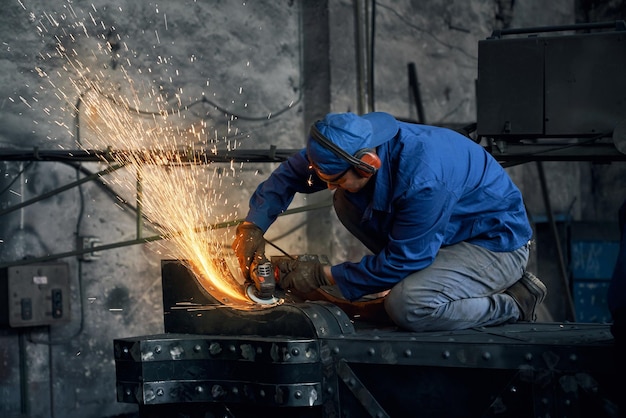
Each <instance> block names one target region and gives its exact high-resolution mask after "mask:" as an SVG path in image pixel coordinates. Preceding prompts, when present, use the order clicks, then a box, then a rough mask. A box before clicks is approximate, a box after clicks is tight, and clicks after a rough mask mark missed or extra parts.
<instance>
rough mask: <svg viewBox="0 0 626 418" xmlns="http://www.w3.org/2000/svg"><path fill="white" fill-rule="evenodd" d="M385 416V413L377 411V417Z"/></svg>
mask: <svg viewBox="0 0 626 418" xmlns="http://www.w3.org/2000/svg"><path fill="white" fill-rule="evenodd" d="M384 416H385V415H384V414H383V413H382V412H381V411H378V412H377V413H376V418H383V417H384Z"/></svg>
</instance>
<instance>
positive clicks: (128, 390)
mask: <svg viewBox="0 0 626 418" xmlns="http://www.w3.org/2000/svg"><path fill="white" fill-rule="evenodd" d="M124 393H125V394H126V396H130V394H131V393H132V391H131V390H130V388H126V390H125V391H124Z"/></svg>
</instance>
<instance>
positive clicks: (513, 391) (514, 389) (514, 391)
mask: <svg viewBox="0 0 626 418" xmlns="http://www.w3.org/2000/svg"><path fill="white" fill-rule="evenodd" d="M509 391H510V392H511V393H516V392H517V387H515V386H511V389H509Z"/></svg>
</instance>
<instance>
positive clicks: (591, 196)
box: [0, 0, 626, 418]
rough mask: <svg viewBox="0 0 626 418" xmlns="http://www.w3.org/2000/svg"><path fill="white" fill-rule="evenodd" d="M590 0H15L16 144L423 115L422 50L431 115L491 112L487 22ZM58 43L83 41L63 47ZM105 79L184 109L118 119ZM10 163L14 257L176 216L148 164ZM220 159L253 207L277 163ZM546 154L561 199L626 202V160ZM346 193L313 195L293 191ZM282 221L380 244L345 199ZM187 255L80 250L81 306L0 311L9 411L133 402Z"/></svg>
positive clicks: (223, 210) (0, 244)
mask: <svg viewBox="0 0 626 418" xmlns="http://www.w3.org/2000/svg"><path fill="white" fill-rule="evenodd" d="M357 6H358V7H357ZM364 8H365V9H364ZM576 9H577V5H576V4H575V3H574V2H573V0H559V1H554V2H548V3H546V2H543V1H538V0H537V1H524V2H513V1H497V0H473V1H469V2H468V1H452V2H450V1H443V0H428V1H421V2H414V1H399V2H396V1H394V2H391V1H386V2H376V4H375V7H374V8H372V4H371V3H370V2H363V1H354V2H352V1H345V0H331V1H328V3H326V2H316V1H309V0H301V1H294V0H281V1H279V2H274V3H267V2H241V1H230V0H221V1H212V2H200V1H195V0H173V1H168V2H163V3H161V2H158V3H154V2H148V1H139V2H137V1H131V0H112V1H104V0H97V1H94V0H89V1H83V0H75V1H73V2H71V3H69V2H67V3H66V2H59V4H55V5H50V2H47V1H45V0H32V1H24V0H11V1H8V2H5V4H3V10H2V14H0V30H1V31H2V32H3V37H2V39H3V40H2V44H1V46H2V47H1V48H0V70H1V71H0V78H2V83H0V142H1V144H0V146H1V147H2V149H3V150H18V151H19V150H23V151H25V152H32V151H33V150H35V149H40V150H57V151H58V150H72V149H77V148H78V147H79V146H80V145H82V146H86V145H93V146H96V147H100V148H102V149H104V148H106V147H107V146H110V145H112V144H111V142H113V141H117V140H127V139H128V138H129V137H130V133H131V131H133V130H134V129H135V128H137V127H139V128H141V129H145V130H146V132H147V131H155V130H156V131H159V130H160V131H159V132H162V133H164V134H163V135H162V136H158V135H157V136H156V137H157V138H165V137H167V138H171V137H175V138H179V139H180V141H181V142H182V143H185V144H187V145H189V146H207V144H208V145H210V146H217V147H219V148H220V149H225V148H238V149H259V150H267V149H269V147H270V146H276V147H278V148H281V149H282V148H284V149H296V148H300V147H302V146H303V145H304V143H305V135H306V132H307V128H308V126H309V124H310V123H311V122H312V121H314V120H315V119H317V118H321V117H323V115H324V114H325V113H326V112H328V111H337V112H342V111H348V110H350V111H355V112H359V111H361V110H380V111H386V112H390V113H392V114H394V115H396V116H397V117H401V118H405V119H417V117H418V113H417V109H416V106H415V102H414V100H413V97H412V96H411V92H410V90H409V88H408V71H407V66H408V64H409V63H414V64H415V66H416V69H417V73H418V78H419V86H420V92H421V97H422V102H423V105H424V113H425V121H426V122H427V123H433V124H452V125H455V124H465V123H469V122H473V121H475V113H476V107H475V88H474V84H475V80H476V76H477V43H478V41H479V40H481V39H484V38H486V37H487V36H489V34H490V33H491V32H492V31H493V30H494V29H497V28H502V27H522V26H539V25H552V24H563V23H573V22H575V21H576V15H575V13H576ZM364 10H369V13H374V14H375V16H376V19H375V23H374V24H372V23H371V21H370V23H369V27H368V25H366V24H365V22H366V21H364V20H358V19H356V15H357V14H359V13H360V14H361V15H363V14H365V15H366V14H367V13H365V12H364ZM594 17H596V20H598V19H599V16H597V15H594ZM360 29H362V30H363V32H362V33H365V34H366V36H365V38H362V39H367V33H368V30H373V32H374V35H375V36H374V40H375V41H374V45H375V48H374V64H373V67H369V69H372V70H373V83H371V80H372V79H369V78H368V77H366V76H367V74H368V72H367V71H368V62H367V61H364V60H363V59H362V58H363V56H359V55H358V54H357V52H356V51H357V47H356V46H357V45H358V43H357V42H356V39H357V37H356V34H357V33H359V30H360ZM59 44H61V45H63V47H64V48H66V49H65V50H63V51H59V50H58V49H57V48H58V47H59ZM67 56H69V57H72V58H73V59H71V60H68V59H66V57H67ZM358 74H361V75H362V76H363V78H361V79H360V80H361V81H362V82H363V83H364V84H365V88H362V86H363V85H362V84H361V85H359V84H358V82H359V78H358V77H357V75H358ZM131 80H132V82H131ZM94 86H97V88H94ZM360 87H361V88H360ZM94 90H99V93H98V94H99V95H100V96H101V97H98V100H101V102H100V103H102V106H99V105H98V104H97V103H99V102H97V101H96V99H93V101H90V102H87V101H85V103H90V106H79V109H78V112H77V109H76V104H77V103H79V101H78V99H79V97H80V96H81V95H83V94H85V95H87V94H94ZM364 92H365V93H366V94H365V95H364ZM96 96H98V95H96ZM105 96H109V97H117V98H118V99H119V100H120V101H122V102H123V101H124V100H128V102H127V103H131V104H132V106H129V107H135V108H138V109H141V110H142V111H144V112H146V113H150V112H158V111H162V110H163V109H165V108H167V109H169V108H175V109H177V111H176V112H175V113H173V114H172V115H170V116H168V117H167V118H165V119H160V118H155V117H153V115H148V117H145V116H142V115H137V112H132V111H130V112H129V111H127V110H124V109H123V108H124V106H121V107H122V110H124V111H121V112H120V111H119V110H118V111H116V112H119V113H114V114H115V115H117V116H118V119H117V120H110V119H109V120H107V119H105V118H104V115H105V114H106V112H107V111H108V108H107V106H111V105H110V100H109V99H106V98H105ZM90 97H91V96H90ZM88 98H89V97H85V99H88ZM77 113H80V119H77V118H76V114H77ZM126 118H128V119H126ZM120 120H121V121H122V122H120ZM77 121H78V122H79V126H80V129H78V130H77V127H76V123H77ZM118 123H121V126H122V127H124V126H125V125H124V124H126V127H127V128H128V131H127V133H126V135H125V133H124V132H119V130H118V131H115V130H114V129H113V125H116V124H118ZM146 136H147V137H151V138H153V136H151V134H150V135H149V134H147V133H146ZM120 137H121V138H120ZM153 139H154V138H153ZM122 143H123V142H122ZM113 145H115V144H113ZM0 167H1V173H2V176H1V177H0V187H1V188H0V190H2V192H1V194H0V209H1V210H2V211H3V216H2V219H1V223H0V263H2V265H3V268H8V267H9V266H11V265H13V264H15V263H23V262H24V260H25V259H34V260H42V259H45V258H46V257H54V255H55V254H63V253H71V252H72V251H74V250H76V238H77V236H80V237H94V238H95V239H97V240H99V242H100V243H102V244H112V243H119V242H122V243H123V242H130V241H133V240H134V239H137V238H140V237H145V236H151V235H153V234H157V233H158V230H155V229H154V228H150V227H149V224H148V223H146V224H145V225H144V227H143V228H140V229H139V231H138V228H137V224H138V218H137V213H136V210H135V209H136V208H135V206H136V201H135V195H136V193H137V190H136V188H135V175H136V173H135V172H134V171H133V170H119V172H118V173H117V174H116V175H115V176H110V177H109V176H105V180H107V181H106V182H105V183H104V184H101V182H98V181H90V182H86V183H83V184H82V185H81V186H80V187H78V186H77V187H72V188H70V189H68V190H65V191H62V192H58V193H51V196H50V197H47V198H45V199H41V200H40V201H37V202H33V203H32V204H27V205H25V206H24V207H20V209H18V210H12V208H14V207H15V205H20V204H22V203H24V202H26V203H29V201H31V200H33V199H38V198H39V197H41V196H42V195H45V194H46V193H49V192H51V191H54V190H56V189H58V188H60V187H62V186H64V185H67V184H71V183H72V182H74V181H77V180H79V179H84V178H85V177H86V176H87V175H88V173H89V172H91V173H95V172H98V171H99V170H102V169H103V168H104V165H102V164H100V163H93V162H92V163H82V164H80V165H78V164H76V163H73V164H69V163H60V162H49V161H28V160H26V161H5V160H2V161H0ZM211 167H212V168H215V170H210V171H208V172H205V173H203V175H206V176H208V177H210V178H211V180H213V184H214V185H216V186H215V190H218V192H219V193H218V195H219V196H217V195H216V196H214V198H215V199H218V200H214V202H217V204H214V205H213V207H212V209H211V210H210V211H207V214H206V217H207V218H209V219H207V222H208V223H213V222H221V221H225V220H234V219H239V218H241V217H243V216H245V213H246V208H247V200H248V198H249V196H250V194H251V193H252V191H253V190H254V188H255V187H256V185H257V184H258V183H259V182H260V181H262V180H263V179H264V178H265V177H266V176H267V175H269V173H270V172H271V170H273V169H274V168H275V167H276V163H259V164H251V163H250V164H243V165H238V164H236V165H230V164H221V163H220V164H215V165H213V166H211ZM545 169H546V173H547V176H548V187H549V190H550V193H551V200H552V205H553V209H554V210H555V212H558V213H568V214H570V215H571V216H572V217H573V218H574V219H577V220H592V221H600V220H608V221H611V220H613V215H614V213H615V211H616V209H617V207H618V206H619V204H620V203H621V201H622V198H623V196H624V195H625V193H624V192H625V190H626V184H625V181H624V178H626V176H624V175H623V173H624V171H623V168H622V167H621V166H620V165H618V164H611V165H606V166H604V165H603V166H598V165H593V164H589V163H547V164H546V165H545ZM510 172H511V175H512V176H513V178H514V179H515V181H516V183H517V184H518V185H519V186H520V188H521V189H522V191H523V192H524V195H525V197H526V199H527V202H528V205H529V210H530V211H531V213H533V214H537V215H542V214H545V207H544V204H543V201H542V200H541V199H540V196H539V194H538V193H537V192H536V191H537V190H538V187H539V186H538V179H537V174H536V169H535V168H534V166H529V167H515V168H513V169H510ZM329 198H330V195H329V194H328V193H321V194H319V195H318V196H309V197H305V196H298V197H297V198H296V199H295V200H294V203H293V205H292V207H294V208H295V207H301V206H306V205H309V204H319V203H321V204H324V203H327V202H328V199H329ZM193 200H195V199H194V198H190V199H189V200H186V199H181V202H180V203H181V205H182V206H184V205H189V204H190V202H191V201H193ZM200 200H202V199H200ZM190 222H194V220H190ZM311 225H313V227H307V226H311ZM232 232H233V231H232V230H231V229H226V230H224V231H220V232H219V234H220V235H218V238H217V239H218V240H219V243H220V244H221V245H222V246H223V247H224V251H225V254H229V250H228V248H229V245H230V242H231V240H232ZM267 238H268V239H270V240H271V241H273V242H274V243H275V244H276V245H278V246H279V247H281V248H283V249H285V250H286V251H288V252H289V253H292V254H301V253H305V252H308V253H314V254H327V255H329V256H330V257H331V259H332V261H334V262H339V261H342V260H358V259H359V258H360V257H361V256H362V255H363V254H364V251H365V250H364V248H363V247H362V246H360V244H359V243H357V242H355V241H354V239H352V238H351V237H350V236H348V235H347V234H346V233H345V232H343V231H342V229H341V227H340V226H339V224H338V222H337V220H336V219H335V218H334V214H333V213H332V210H331V209H330V208H329V207H325V208H322V209H318V210H316V211H310V212H305V213H300V214H295V215H289V216H284V217H281V218H279V220H278V221H277V222H276V224H275V225H274V226H272V228H271V229H270V230H269V231H268V234H267ZM273 253H277V250H273V249H268V254H273ZM178 255H179V253H177V248H175V247H174V248H172V246H171V245H169V244H168V243H167V242H164V241H156V242H153V243H149V244H142V245H128V246H121V247H119V248H112V249H110V250H106V251H101V252H100V253H99V254H98V255H97V257H96V259H94V260H93V261H85V260H81V259H80V257H78V256H75V255H71V256H66V257H62V258H61V260H60V261H63V262H66V263H68V265H69V268H70V276H71V277H70V288H71V307H72V310H71V315H72V319H71V321H70V322H69V323H67V324H62V325H57V326H53V327H35V328H23V329H1V330H0V413H2V414H3V415H4V416H6V417H18V416H31V417H49V416H58V417H70V418H71V417H85V416H89V417H112V416H122V415H124V414H133V413H134V412H135V411H136V407H135V406H133V405H126V404H118V403H117V402H116V401H115V370H114V362H113V352H112V341H113V339H114V338H120V337H125V336H133V335H145V334H151V333H159V332H162V328H163V325H162V306H161V297H162V295H161V289H160V261H161V260H162V259H164V258H169V257H177V256H178Z"/></svg>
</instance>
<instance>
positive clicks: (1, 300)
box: [0, 263, 70, 328]
mask: <svg viewBox="0 0 626 418" xmlns="http://www.w3.org/2000/svg"><path fill="white" fill-rule="evenodd" d="M69 320H70V286H69V267H68V265H67V263H41V264H31V265H25V266H16V267H6V268H3V269H0V326H3V327H6V326H9V327H12V328H19V327H34V326H41V325H54V324H58V323H65V322H68V321H69Z"/></svg>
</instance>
